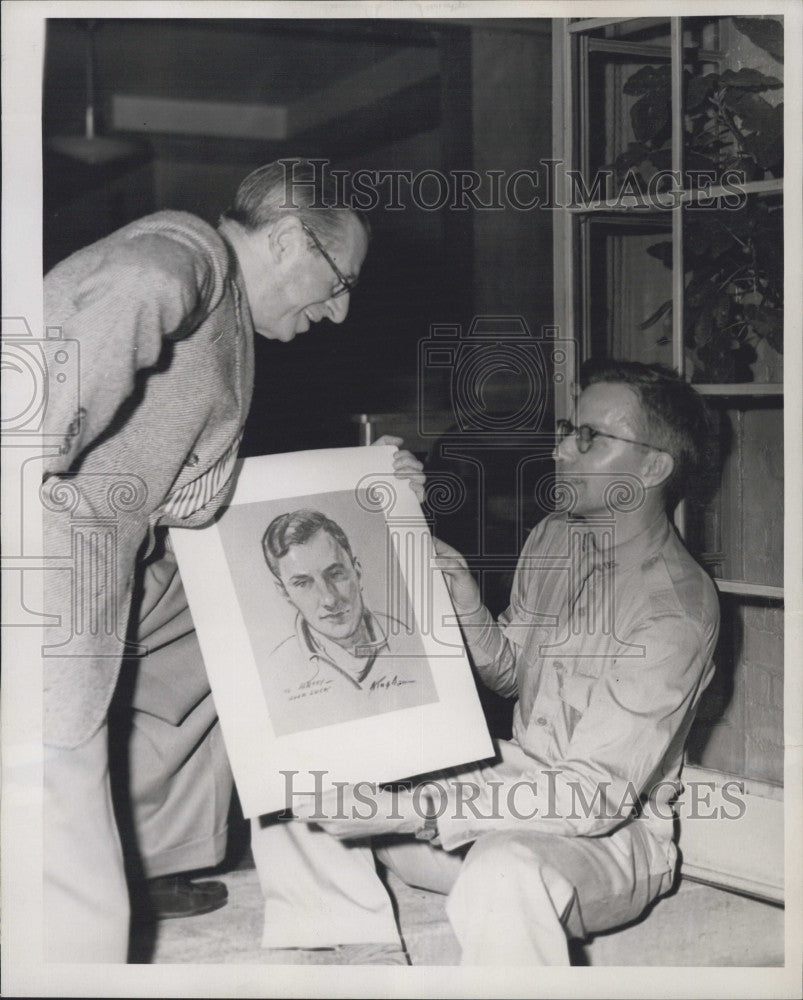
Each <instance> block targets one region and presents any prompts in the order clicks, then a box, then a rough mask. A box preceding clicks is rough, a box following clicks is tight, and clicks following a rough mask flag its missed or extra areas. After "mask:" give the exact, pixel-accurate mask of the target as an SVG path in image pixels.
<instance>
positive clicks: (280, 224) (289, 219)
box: [269, 212, 307, 260]
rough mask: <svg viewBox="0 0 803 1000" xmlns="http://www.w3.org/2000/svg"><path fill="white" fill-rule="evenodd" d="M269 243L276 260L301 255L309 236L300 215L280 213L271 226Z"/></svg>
mask: <svg viewBox="0 0 803 1000" xmlns="http://www.w3.org/2000/svg"><path fill="white" fill-rule="evenodd" d="M269 244H270V248H271V253H272V254H273V256H274V257H275V259H276V260H281V259H283V258H289V259H291V260H292V259H294V258H295V257H297V256H299V255H300V254H301V253H302V252H303V251H304V250H305V249H306V246H307V236H306V233H305V232H304V230H303V229H302V228H301V220H300V219H299V218H298V216H297V215H295V214H294V213H292V212H287V213H286V214H284V215H280V216H279V218H278V219H277V220H276V222H274V223H273V225H272V226H271V231H270V237H269Z"/></svg>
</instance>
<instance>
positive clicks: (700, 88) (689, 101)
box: [686, 73, 719, 111]
mask: <svg viewBox="0 0 803 1000" xmlns="http://www.w3.org/2000/svg"><path fill="white" fill-rule="evenodd" d="M718 84H719V74H718V73H709V74H708V75H707V76H693V77H692V78H691V80H690V81H689V87H688V90H687V91H686V110H687V111H694V110H695V109H696V108H699V107H700V105H701V104H702V103H703V101H705V100H707V99H708V98H709V97H710V96H711V94H713V92H714V88H715V87H716V86H717V85H718Z"/></svg>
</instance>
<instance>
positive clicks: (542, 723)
mask: <svg viewBox="0 0 803 1000" xmlns="http://www.w3.org/2000/svg"><path fill="white" fill-rule="evenodd" d="M535 722H536V725H539V726H545V725H546V719H545V718H544V716H543V715H539V716H538V718H537V719H536V720H535Z"/></svg>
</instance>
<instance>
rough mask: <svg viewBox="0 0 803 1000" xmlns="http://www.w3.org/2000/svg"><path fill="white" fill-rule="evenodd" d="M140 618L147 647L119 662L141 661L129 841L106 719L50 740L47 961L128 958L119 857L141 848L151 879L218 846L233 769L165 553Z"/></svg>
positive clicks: (216, 858)
mask: <svg viewBox="0 0 803 1000" xmlns="http://www.w3.org/2000/svg"><path fill="white" fill-rule="evenodd" d="M140 620H141V625H140V633H139V640H140V641H141V642H143V643H144V644H145V645H146V646H147V647H148V649H149V650H150V654H149V655H148V656H146V657H145V658H144V659H142V660H140V661H137V662H134V661H132V662H129V663H126V664H124V666H123V670H124V671H126V670H136V671H137V674H136V678H135V680H134V683H133V688H132V694H133V697H132V704H133V711H130V712H129V713H128V716H127V719H126V722H128V723H130V732H129V733H128V734H127V737H126V738H127V741H128V746H127V752H128V775H127V778H128V789H127V797H128V799H129V807H130V811H131V823H130V826H131V827H132V828H133V830H134V832H135V839H136V842H135V843H128V842H127V843H125V844H121V840H120V835H119V833H118V828H117V823H116V820H115V815H114V811H113V807H112V799H111V785H110V779H109V743H108V741H109V725H108V724H104V725H103V726H102V728H101V729H100V730H99V731H98V732H97V733H96V734H95V736H93V737H92V739H90V740H89V741H88V742H86V743H84V744H82V745H81V746H80V747H78V748H77V749H75V750H61V749H57V748H53V747H47V748H45V766H44V869H45V871H44V911H45V912H44V929H45V956H46V958H47V959H48V960H50V961H62V962H125V961H126V957H127V951H128V921H129V903H128V890H127V886H126V878H125V870H126V863H125V860H124V855H128V856H129V857H131V858H136V862H137V864H141V867H142V869H143V873H144V875H145V876H147V877H149V878H152V877H156V876H158V875H167V874H171V873H174V872H182V871H189V870H192V869H196V868H206V867H210V866H212V865H215V864H218V863H219V862H220V861H221V860H222V858H223V855H224V852H225V848H226V834H227V827H226V821H227V816H228V809H229V802H230V800H231V790H232V777H231V771H230V769H229V764H228V759H227V757H226V752H225V748H224V745H223V738H222V735H221V732H220V723H219V722H218V720H217V713H216V711H215V706H214V703H213V701H212V695H211V693H210V692H209V682H208V680H207V678H206V672H205V670H204V667H203V661H202V659H201V653H200V649H199V647H198V642H197V639H196V637H195V633H194V632H193V631H192V621H191V619H190V617H189V611H188V609H187V606H186V599H185V598H184V596H183V591H182V589H181V584H180V580H179V579H178V575H177V573H176V570H175V563H174V562H172V561H171V560H170V559H167V560H163V561H161V562H160V563H158V564H155V565H154V566H153V567H150V568H149V569H148V571H147V572H146V574H145V577H144V594H143V600H142V609H141V615H140ZM123 683H125V679H124V681H123ZM114 738H115V736H114V732H112V739H114ZM125 791H126V790H124V793H125Z"/></svg>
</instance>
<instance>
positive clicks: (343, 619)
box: [279, 531, 363, 647]
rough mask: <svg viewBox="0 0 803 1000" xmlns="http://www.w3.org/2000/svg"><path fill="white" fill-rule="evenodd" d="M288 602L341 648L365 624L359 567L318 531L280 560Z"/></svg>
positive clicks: (280, 573)
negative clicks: (362, 623)
mask: <svg viewBox="0 0 803 1000" xmlns="http://www.w3.org/2000/svg"><path fill="white" fill-rule="evenodd" d="M279 575H280V577H281V581H282V587H283V590H284V594H285V596H286V597H287V599H288V600H289V601H290V603H291V604H293V605H294V606H295V607H296V608H297V609H298V610H299V611H300V612H301V614H302V615H303V616H304V619H305V620H306V622H307V624H308V625H309V626H310V627H311V628H313V629H315V630H316V631H317V632H320V633H321V634H322V635H324V636H326V638H327V639H331V640H332V641H333V642H336V643H337V644H338V645H340V646H344V647H345V646H348V645H350V642H349V639H350V638H351V637H352V636H353V635H354V634H355V633H356V632H357V630H358V628H359V627H360V624H361V622H362V615H363V601H362V588H361V586H360V564H359V563H358V562H357V560H356V559H355V560H354V561H353V562H352V560H351V557H350V556H349V554H348V552H346V551H345V550H344V549H343V548H342V547H341V546H340V545H339V544H338V543H337V542H336V541H335V539H334V538H332V536H331V535H329V534H327V533H326V532H325V531H318V532H316V533H315V534H314V535H313V536H312V537H311V538H310V539H308V540H307V541H306V542H304V544H303V545H291V546H290V549H289V550H288V552H287V555H285V556H283V557H282V558H281V559H280V560H279Z"/></svg>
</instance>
